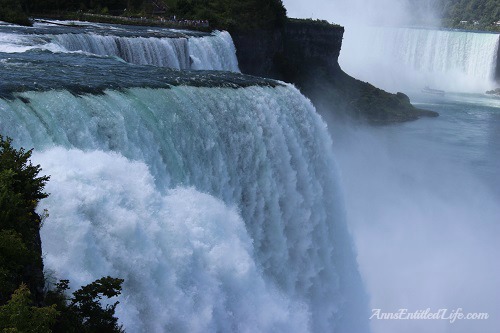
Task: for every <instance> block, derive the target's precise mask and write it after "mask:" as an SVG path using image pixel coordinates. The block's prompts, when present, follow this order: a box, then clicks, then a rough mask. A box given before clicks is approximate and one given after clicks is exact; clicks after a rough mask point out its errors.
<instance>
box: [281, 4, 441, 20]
mask: <svg viewBox="0 0 500 333" xmlns="http://www.w3.org/2000/svg"><path fill="white" fill-rule="evenodd" d="M411 1H412V0H378V1H374V0H309V1H304V0H283V4H284V5H285V7H286V8H287V10H288V16H290V17H298V18H314V19H324V20H328V21H330V22H332V23H338V24H342V25H344V26H349V25H351V24H357V25H359V24H367V25H407V24H408V22H409V20H410V17H411V16H412V14H413V13H414V12H415V11H414V10H410V9H409V2H411ZM433 2H434V1H433V0H420V1H419V2H417V4H418V7H419V9H420V10H421V12H420V13H419V14H420V15H423V16H424V17H426V18H427V17H429V16H431V15H430V14H428V8H429V7H431V6H430V5H429V4H432V3H433ZM422 12H425V13H426V14H421V13H422Z"/></svg>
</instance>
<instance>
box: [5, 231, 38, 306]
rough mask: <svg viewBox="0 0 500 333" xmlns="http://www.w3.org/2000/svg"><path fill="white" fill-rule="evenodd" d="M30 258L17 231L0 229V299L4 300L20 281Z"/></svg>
mask: <svg viewBox="0 0 500 333" xmlns="http://www.w3.org/2000/svg"><path fill="white" fill-rule="evenodd" d="M31 258H32V254H31V253H30V251H28V249H27V247H26V245H25V244H24V242H23V240H22V238H21V235H20V234H19V233H17V232H15V231H13V230H0V299H5V300H6V299H7V298H8V296H9V295H10V294H11V293H12V291H13V290H14V289H16V287H17V286H18V285H19V284H20V283H21V276H22V272H23V268H24V267H25V266H26V265H28V264H29V262H30V259H31Z"/></svg>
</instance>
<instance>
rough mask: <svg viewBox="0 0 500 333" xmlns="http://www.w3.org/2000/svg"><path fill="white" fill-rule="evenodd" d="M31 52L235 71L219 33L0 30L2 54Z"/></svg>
mask: <svg viewBox="0 0 500 333" xmlns="http://www.w3.org/2000/svg"><path fill="white" fill-rule="evenodd" d="M33 49H37V50H50V51H53V52H77V51H80V52H85V53H90V54H95V55H100V56H110V57H118V58H120V59H123V60H124V61H126V62H130V63H133V64H140V65H154V66H161V67H168V68H172V69H192V70H225V71H232V72H238V71H239V69H238V61H237V59H236V50H235V48H234V44H233V41H232V38H231V35H229V33H227V32H225V31H222V32H214V33H212V34H207V33H196V32H191V33H189V32H185V33H182V32H175V31H173V30H166V29H164V30H160V29H158V28H156V29H153V28H152V29H148V30H145V29H138V28H127V27H123V26H122V27H120V28H116V27H115V26H111V25H104V24H100V25H97V26H95V25H89V24H87V25H83V26H73V27H65V28H61V27H58V26H56V27H53V26H50V25H47V24H37V25H35V27H34V28H19V27H0V50H1V51H2V52H25V51H27V50H33Z"/></svg>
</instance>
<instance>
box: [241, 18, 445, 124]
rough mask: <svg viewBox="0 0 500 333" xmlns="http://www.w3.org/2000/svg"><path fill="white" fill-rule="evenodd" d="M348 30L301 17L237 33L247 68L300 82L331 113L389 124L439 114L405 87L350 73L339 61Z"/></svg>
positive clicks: (249, 71) (329, 116)
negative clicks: (391, 89) (395, 89)
mask: <svg viewBox="0 0 500 333" xmlns="http://www.w3.org/2000/svg"><path fill="white" fill-rule="evenodd" d="M343 35H344V28H343V27H341V26H336V25H332V24H328V23H327V22H323V21H312V20H295V19H290V20H288V22H287V23H286V24H285V26H284V27H283V28H281V29H275V30H271V31H263V30H260V31H251V32H245V33H238V32H233V33H232V36H233V40H234V43H235V46H236V50H237V56H238V61H239V66H240V69H241V71H242V72H243V73H246V74H251V75H256V76H263V77H268V78H274V79H279V80H283V81H286V82H291V83H293V84H295V85H296V86H297V87H298V88H300V90H301V91H302V93H303V94H304V95H306V96H307V97H308V98H310V99H311V100H312V102H313V103H314V105H315V106H316V108H317V110H318V112H319V113H320V114H321V115H322V116H323V117H324V118H325V119H332V118H339V117H342V118H344V117H349V118H354V119H356V120H359V121H362V122H368V123H371V124H377V125H379V124H381V125H383V124H390V123H398V122H404V121H410V120H415V119H418V118H420V117H422V116H432V117H435V116H437V113H435V112H431V111H426V110H420V109H417V108H415V107H413V105H411V103H410V99H409V98H408V96H406V95H404V94H402V93H399V94H397V95H396V94H390V93H388V92H386V91H383V90H381V89H378V88H376V87H374V86H372V85H370V84H368V83H366V82H362V81H359V80H356V79H355V78H353V77H351V76H349V75H347V74H346V73H344V72H343V71H342V69H341V68H340V66H339V63H338V58H339V55H340V51H341V48H342V39H343Z"/></svg>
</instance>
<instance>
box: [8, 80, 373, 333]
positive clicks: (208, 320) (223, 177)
mask: <svg viewBox="0 0 500 333" xmlns="http://www.w3.org/2000/svg"><path fill="white" fill-rule="evenodd" d="M0 110H1V112H2V115H3V116H2V121H1V122H0V132H1V133H3V135H9V136H11V137H13V138H14V139H15V142H16V143H17V144H19V145H22V146H24V147H32V146H34V147H36V149H37V151H40V150H41V152H40V153H38V154H37V155H36V156H35V161H36V162H37V163H42V167H43V168H44V171H46V172H47V173H48V174H51V175H52V181H51V183H50V184H49V188H48V190H49V192H51V193H52V195H51V196H50V198H49V199H47V200H45V201H44V202H42V205H41V207H40V208H41V209H42V208H48V209H49V212H50V217H49V218H48V219H47V220H46V222H45V225H44V228H43V230H42V237H43V243H44V249H45V252H46V258H47V259H46V267H47V268H48V269H51V270H53V271H54V275H55V276H57V277H59V278H70V279H72V280H74V281H75V282H74V287H78V285H79V284H82V283H87V282H89V281H91V280H93V279H97V278H99V277H101V276H103V275H108V274H109V275H114V276H117V277H121V278H125V280H126V282H125V288H124V293H123V295H122V297H121V299H120V301H121V304H120V307H119V308H118V314H119V316H120V320H121V322H122V323H123V324H124V325H125V328H126V329H127V331H129V332H162V331H174V332H175V331H179V332H183V331H190V332H206V331H225V332H229V331H242V332H245V331H247V332H255V331H264V332H270V331H272V332H308V331H311V332H325V331H333V332H349V333H354V332H355V333H359V332H366V331H367V319H368V313H367V309H366V297H365V295H364V292H363V287H362V284H361V281H360V277H359V274H358V271H357V265H356V259H355V255H354V251H353V249H352V242H351V239H350V236H349V233H348V231H347V226H346V221H345V217H344V211H343V202H342V198H341V195H340V191H339V188H338V177H337V175H336V172H335V161H334V158H333V154H332V142H331V139H330V137H329V135H328V132H327V129H326V125H325V124H324V122H323V121H322V120H321V118H320V117H319V116H318V114H317V113H316V112H315V110H314V108H313V106H312V105H311V103H310V102H309V101H308V100H306V99H305V98H304V97H303V96H302V95H301V94H300V93H299V92H298V90H296V89H295V88H293V87H292V86H277V87H274V88H272V87H258V86H252V87H248V88H240V89H233V88H196V87H185V86H179V87H172V88H171V89H143V88H141V89H139V88H134V89H125V90H123V91H113V90H106V91H104V93H103V94H102V95H81V96H75V95H73V94H71V93H69V92H67V91H48V92H23V93H17V94H16V95H15V96H14V97H13V98H12V99H9V100H0ZM68 275H69V276H68Z"/></svg>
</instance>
